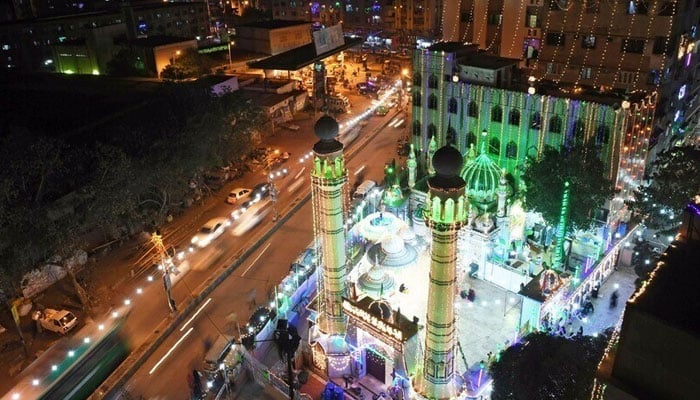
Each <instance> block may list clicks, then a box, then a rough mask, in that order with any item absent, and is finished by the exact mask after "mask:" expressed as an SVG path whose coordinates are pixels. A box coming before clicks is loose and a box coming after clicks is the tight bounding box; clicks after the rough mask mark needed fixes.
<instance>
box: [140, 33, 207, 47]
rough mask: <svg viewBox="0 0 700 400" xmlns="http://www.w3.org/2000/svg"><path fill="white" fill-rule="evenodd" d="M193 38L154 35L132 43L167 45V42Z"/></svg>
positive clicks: (145, 45) (147, 45) (143, 45)
mask: <svg viewBox="0 0 700 400" xmlns="http://www.w3.org/2000/svg"><path fill="white" fill-rule="evenodd" d="M193 40H194V39H188V38H183V37H177V36H166V35H154V36H149V37H146V38H140V39H134V40H132V41H131V42H130V43H131V44H133V45H136V46H140V47H157V46H165V45H167V44H175V43H183V42H189V41H193Z"/></svg>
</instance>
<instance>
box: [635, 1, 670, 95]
mask: <svg viewBox="0 0 700 400" xmlns="http://www.w3.org/2000/svg"><path fill="white" fill-rule="evenodd" d="M659 4H660V2H658V1H655V2H653V3H652V6H651V8H648V6H647V9H648V12H647V15H650V17H649V20H648V21H647V31H646V34H645V35H644V50H645V51H646V48H647V44H648V43H649V41H650V40H651V26H652V25H654V20H655V19H656V13H657V8H658V5H659ZM663 58H665V56H664V57H663ZM644 59H645V57H644V54H641V56H640V57H639V63H638V64H637V73H636V74H635V76H634V82H633V83H632V91H635V90H637V83H638V82H639V78H640V75H641V72H642V63H643V61H644Z"/></svg>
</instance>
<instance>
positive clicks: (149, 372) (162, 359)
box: [148, 328, 194, 375]
mask: <svg viewBox="0 0 700 400" xmlns="http://www.w3.org/2000/svg"><path fill="white" fill-rule="evenodd" d="M192 330H194V328H190V329H188V330H187V332H185V334H184V335H182V337H181V338H180V339H178V341H177V342H175V344H174V345H173V347H171V348H170V349H169V350H168V352H167V353H165V355H164V356H163V357H161V359H160V360H158V362H157V363H156V365H154V366H153V368H151V370H150V371H148V375H153V372H154V371H155V370H156V369H157V368H158V367H159V366H160V364H162V363H163V361H165V359H166V358H168V357H169V356H170V354H172V352H173V351H174V350H175V349H176V348H177V346H179V345H180V343H182V341H183V340H185V338H186V337H187V336H189V334H190V333H192Z"/></svg>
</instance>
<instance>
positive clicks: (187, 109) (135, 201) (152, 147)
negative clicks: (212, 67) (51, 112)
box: [0, 85, 259, 289]
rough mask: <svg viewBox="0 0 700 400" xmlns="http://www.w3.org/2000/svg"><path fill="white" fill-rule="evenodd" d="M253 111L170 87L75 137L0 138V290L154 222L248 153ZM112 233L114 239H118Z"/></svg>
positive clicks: (29, 133) (23, 134)
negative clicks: (93, 238)
mask: <svg viewBox="0 0 700 400" xmlns="http://www.w3.org/2000/svg"><path fill="white" fill-rule="evenodd" d="M258 121H259V112H258V110H257V109H256V108H255V107H251V106H250V104H249V102H248V101H246V100H245V99H242V98H241V97H240V96H239V95H237V94H236V93H229V94H226V95H224V96H221V97H214V96H211V95H210V94H209V92H208V91H207V90H205V89H203V88H201V87H196V86H187V87H185V86H183V85H172V86H171V87H165V88H164V89H163V93H161V96H158V97H157V99H150V100H149V101H147V102H146V103H143V104H141V105H140V106H138V107H135V108H133V109H130V110H129V111H128V112H123V113H116V117H115V118H112V119H110V120H109V122H108V123H102V124H97V125H94V126H89V127H86V129H85V130H84V131H81V134H80V135H78V134H75V133H74V134H73V135H72V136H71V135H70V134H64V135H59V134H56V135H55V136H52V135H50V134H49V133H46V132H41V131H36V130H28V129H26V128H22V127H11V128H10V129H3V131H1V132H0V236H1V237H2V238H3V240H2V241H0V275H1V276H2V280H3V282H1V283H2V284H3V286H4V288H5V289H7V288H8V286H15V287H17V286H18V282H19V278H20V277H21V276H22V275H23V274H24V273H25V272H26V271H28V270H30V269H32V268H33V267H35V266H36V264H37V263H40V262H43V261H45V260H46V259H47V258H49V257H51V256H52V255H54V254H60V255H65V254H68V253H69V252H71V251H72V250H74V249H77V248H82V249H84V250H89V249H85V243H83V242H81V240H82V238H83V237H84V236H85V234H86V233H87V232H90V231H92V230H94V229H96V228H102V230H103V232H104V233H105V235H106V236H108V237H118V236H120V235H121V234H123V233H124V232H125V231H128V230H129V229H127V228H126V227H129V226H141V225H142V224H143V223H144V222H148V223H150V222H151V221H156V222H158V221H162V220H164V219H165V216H166V215H167V213H170V212H173V210H174V209H177V208H178V207H182V204H183V203H184V200H185V198H186V197H188V196H190V197H191V196H193V193H192V192H193V188H192V182H196V185H195V186H196V187H201V186H202V185H203V184H204V183H203V182H202V179H201V177H202V174H203V173H204V172H205V171H207V170H211V169H213V168H217V167H220V166H226V165H228V164H229V163H230V162H232V161H237V160H240V158H241V156H243V155H245V154H248V153H249V152H250V150H251V147H252V143H251V135H252V131H253V130H254V127H255V126H256V124H257V123H258ZM120 232H121V233H120Z"/></svg>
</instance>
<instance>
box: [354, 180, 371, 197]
mask: <svg viewBox="0 0 700 400" xmlns="http://www.w3.org/2000/svg"><path fill="white" fill-rule="evenodd" d="M375 186H377V183H376V182H375V181H372V180H369V179H368V180H366V181H364V182H362V183H361V184H360V186H358V187H357V190H355V193H354V194H353V195H352V197H353V198H354V199H356V200H363V199H364V198H365V197H366V196H367V195H368V194H369V192H370V191H371V190H372V189H374V187H375Z"/></svg>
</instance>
